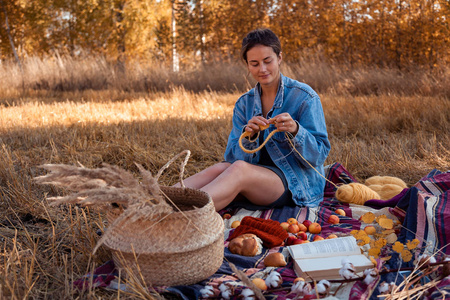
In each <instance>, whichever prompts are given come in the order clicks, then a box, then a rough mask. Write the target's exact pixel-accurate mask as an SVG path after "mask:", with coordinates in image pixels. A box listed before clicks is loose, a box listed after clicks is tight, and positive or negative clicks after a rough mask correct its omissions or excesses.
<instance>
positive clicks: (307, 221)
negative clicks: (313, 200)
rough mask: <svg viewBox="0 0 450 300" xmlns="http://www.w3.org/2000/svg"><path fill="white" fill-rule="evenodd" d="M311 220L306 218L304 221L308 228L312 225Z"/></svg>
mask: <svg viewBox="0 0 450 300" xmlns="http://www.w3.org/2000/svg"><path fill="white" fill-rule="evenodd" d="M311 223H312V222H311V221H310V220H305V221H303V223H302V224H303V225H305V226H306V228H309V225H311Z"/></svg>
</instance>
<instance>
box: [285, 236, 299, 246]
mask: <svg viewBox="0 0 450 300" xmlns="http://www.w3.org/2000/svg"><path fill="white" fill-rule="evenodd" d="M296 239H297V238H296V237H295V236H293V235H290V236H288V238H287V239H286V242H285V245H286V246H290V245H293V243H294V241H295V240H296Z"/></svg>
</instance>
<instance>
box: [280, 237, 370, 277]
mask: <svg viewBox="0 0 450 300" xmlns="http://www.w3.org/2000/svg"><path fill="white" fill-rule="evenodd" d="M288 249H289V253H290V255H291V256H292V259H293V260H294V271H295V273H296V274H297V276H299V277H303V278H304V279H306V280H308V279H314V280H321V279H328V280H332V279H343V278H342V277H341V276H340V275H339V270H340V269H341V268H342V260H343V259H347V260H348V261H350V262H351V263H352V264H353V265H354V266H355V269H356V273H359V272H362V271H364V270H366V269H370V268H373V267H374V265H373V263H372V262H371V261H370V260H369V259H368V258H367V257H366V256H365V255H363V254H361V248H360V247H359V246H358V244H357V243H356V239H355V238H354V237H353V236H346V237H340V238H335V239H329V240H320V241H315V242H311V243H305V244H298V245H292V246H288Z"/></svg>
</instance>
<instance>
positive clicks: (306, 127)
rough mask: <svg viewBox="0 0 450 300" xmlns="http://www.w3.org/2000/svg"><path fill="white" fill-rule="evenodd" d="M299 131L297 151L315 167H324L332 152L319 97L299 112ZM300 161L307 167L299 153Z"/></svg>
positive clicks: (304, 105)
mask: <svg viewBox="0 0 450 300" xmlns="http://www.w3.org/2000/svg"><path fill="white" fill-rule="evenodd" d="M297 120H298V122H299V124H300V125H299V129H298V132H297V135H296V136H295V138H294V139H293V140H294V145H295V148H296V149H297V151H298V152H299V153H300V154H301V155H302V156H303V157H304V158H305V159H306V160H307V161H308V162H309V163H310V164H311V165H313V166H320V165H323V164H324V162H325V160H326V158H327V156H328V153H329V152H330V148H331V146H330V141H329V140H328V133H327V129H326V125H325V116H324V113H323V108H322V104H321V102H320V99H319V97H318V96H316V97H313V98H311V99H309V100H308V101H305V102H304V103H303V105H302V107H301V109H300V110H299V111H298V116H297ZM296 157H298V159H299V161H300V162H301V163H302V164H303V165H305V162H304V160H303V158H301V157H300V156H299V155H298V154H297V153H296Z"/></svg>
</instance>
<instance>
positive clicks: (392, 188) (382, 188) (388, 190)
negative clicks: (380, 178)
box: [369, 184, 403, 200]
mask: <svg viewBox="0 0 450 300" xmlns="http://www.w3.org/2000/svg"><path fill="white" fill-rule="evenodd" d="M369 188H371V189H372V190H374V191H375V192H377V193H378V194H379V195H380V197H381V200H389V199H391V198H392V197H394V196H397V195H398V194H400V192H401V191H403V187H401V186H399V185H396V184H384V185H380V184H372V185H369Z"/></svg>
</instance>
